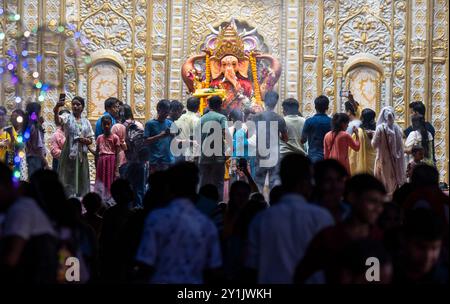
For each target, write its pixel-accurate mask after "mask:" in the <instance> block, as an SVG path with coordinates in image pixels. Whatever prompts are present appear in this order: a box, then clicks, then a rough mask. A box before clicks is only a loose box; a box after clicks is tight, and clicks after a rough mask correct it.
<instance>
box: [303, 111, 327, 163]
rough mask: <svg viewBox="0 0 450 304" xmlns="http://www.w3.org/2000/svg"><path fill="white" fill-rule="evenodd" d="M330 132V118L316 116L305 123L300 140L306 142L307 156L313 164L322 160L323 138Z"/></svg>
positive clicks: (322, 115)
mask: <svg viewBox="0 0 450 304" xmlns="http://www.w3.org/2000/svg"><path fill="white" fill-rule="evenodd" d="M330 130H331V118H330V117H329V116H328V115H326V114H320V113H318V114H316V115H314V116H313V117H310V118H308V119H307V120H306V121H305V125H304V127H303V135H302V138H303V139H306V140H307V142H308V156H309V158H311V160H312V161H313V162H316V161H319V160H321V159H323V138H324V137H325V134H327V133H328V132H329V131H330Z"/></svg>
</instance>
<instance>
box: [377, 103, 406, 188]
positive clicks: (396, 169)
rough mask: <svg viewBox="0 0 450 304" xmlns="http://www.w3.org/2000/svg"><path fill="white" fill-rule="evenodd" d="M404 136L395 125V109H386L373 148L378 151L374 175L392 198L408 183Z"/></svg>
mask: <svg viewBox="0 0 450 304" xmlns="http://www.w3.org/2000/svg"><path fill="white" fill-rule="evenodd" d="M402 134H403V132H402V129H401V128H400V126H399V125H398V124H397V123H395V113H394V109H393V108H392V107H384V108H383V109H382V110H381V113H380V116H379V117H378V121H377V128H376V130H375V134H374V136H373V138H372V146H373V147H374V148H375V149H376V151H377V156H376V158H375V167H374V175H375V177H376V178H378V179H379V180H380V181H381V182H383V184H384V186H385V187H386V191H387V193H388V195H389V196H390V197H391V196H392V194H393V193H394V191H395V189H397V188H398V187H400V186H401V185H403V184H404V183H405V181H406V180H405V179H406V177H405V172H406V171H405V170H406V169H405V152H404V149H403V136H402Z"/></svg>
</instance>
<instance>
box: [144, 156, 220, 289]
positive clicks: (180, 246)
mask: <svg viewBox="0 0 450 304" xmlns="http://www.w3.org/2000/svg"><path fill="white" fill-rule="evenodd" d="M167 180H168V181H169V191H170V193H171V194H172V195H173V199H172V201H171V202H170V203H169V204H168V205H167V206H166V207H163V208H160V209H158V210H155V211H153V212H151V213H150V214H149V215H148V216H147V219H146V221H145V224H144V232H143V234H142V240H141V243H140V245H139V248H138V251H137V255H136V260H137V261H138V262H139V263H140V266H141V267H140V269H141V277H143V278H144V279H146V280H148V281H149V282H150V283H158V284H202V283H203V282H204V276H206V275H207V274H208V271H209V272H211V271H213V270H215V269H217V268H219V267H220V266H221V265H222V257H221V252H220V243H219V237H218V233H217V229H216V227H215V225H214V223H213V222H212V221H211V220H210V219H209V218H207V217H206V216H205V215H203V214H202V213H201V211H199V210H198V209H197V208H196V207H195V206H194V203H193V201H194V198H195V196H196V188H197V184H198V169H197V167H196V166H195V164H193V163H187V162H182V163H179V164H176V165H175V166H173V167H171V168H170V169H169V170H168V171H167ZM180 181H183V182H182V183H180Z"/></svg>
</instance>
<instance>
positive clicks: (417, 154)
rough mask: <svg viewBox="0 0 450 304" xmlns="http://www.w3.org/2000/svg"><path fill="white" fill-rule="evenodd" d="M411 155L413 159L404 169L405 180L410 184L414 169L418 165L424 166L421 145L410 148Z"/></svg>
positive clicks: (423, 154)
mask: <svg viewBox="0 0 450 304" xmlns="http://www.w3.org/2000/svg"><path fill="white" fill-rule="evenodd" d="M411 154H412V157H413V159H411V161H410V162H409V163H408V166H407V167H406V178H407V179H408V182H411V180H410V179H411V176H412V172H413V170H414V167H416V166H417V165H420V164H426V162H424V158H425V149H424V148H423V147H422V146H421V145H415V146H413V147H412V148H411Z"/></svg>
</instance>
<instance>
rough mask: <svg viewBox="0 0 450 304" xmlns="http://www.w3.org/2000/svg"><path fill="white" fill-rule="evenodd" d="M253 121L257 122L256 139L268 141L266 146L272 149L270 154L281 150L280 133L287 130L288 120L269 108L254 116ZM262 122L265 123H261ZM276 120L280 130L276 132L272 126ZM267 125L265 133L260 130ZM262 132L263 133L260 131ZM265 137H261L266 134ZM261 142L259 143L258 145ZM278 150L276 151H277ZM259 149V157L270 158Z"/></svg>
mask: <svg viewBox="0 0 450 304" xmlns="http://www.w3.org/2000/svg"><path fill="white" fill-rule="evenodd" d="M253 121H254V122H255V124H256V130H257V134H256V141H257V142H259V141H261V140H264V141H265V143H266V148H267V149H270V154H269V155H273V154H274V153H277V152H278V151H279V145H280V144H279V143H280V133H283V132H286V122H285V121H284V119H283V117H281V116H280V115H278V114H277V113H275V112H274V111H271V110H267V111H264V112H261V113H258V114H256V115H255V116H253ZM261 122H262V123H263V124H262V125H261ZM272 122H275V123H276V126H277V128H278V130H276V131H277V132H274V130H273V128H271V123H272ZM261 126H265V133H262V131H260V130H259V127H261ZM260 132H261V133H260ZM264 135H265V138H261V136H264ZM271 142H274V144H273V145H270V143H271ZM258 146H259V144H257V147H258ZM275 150H276V151H275ZM258 152H259V149H257V157H258V158H262V159H266V158H269V156H262V155H260V154H259V153H258Z"/></svg>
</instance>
